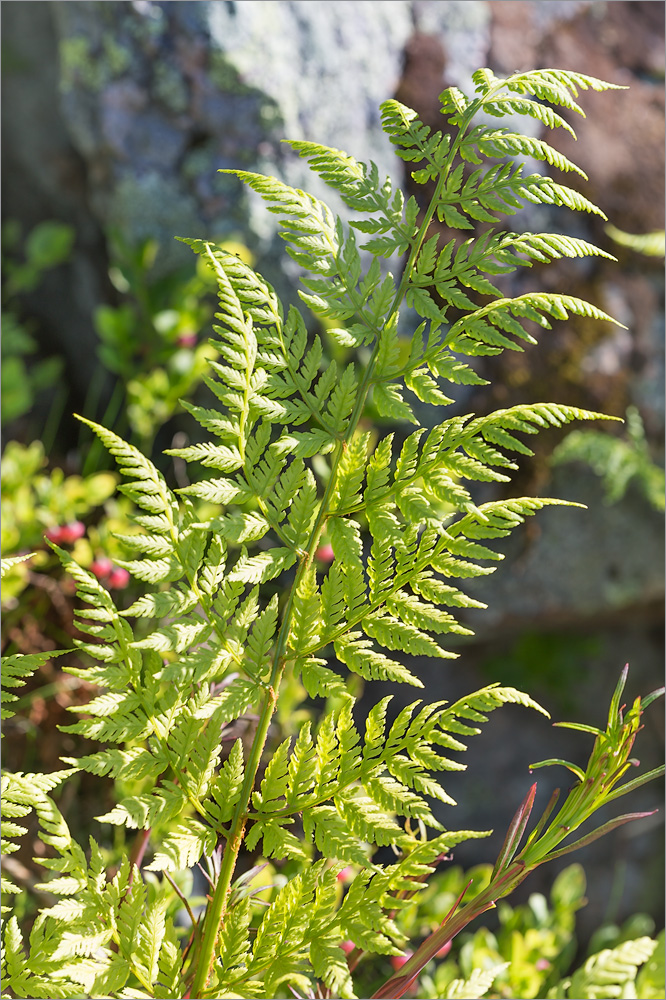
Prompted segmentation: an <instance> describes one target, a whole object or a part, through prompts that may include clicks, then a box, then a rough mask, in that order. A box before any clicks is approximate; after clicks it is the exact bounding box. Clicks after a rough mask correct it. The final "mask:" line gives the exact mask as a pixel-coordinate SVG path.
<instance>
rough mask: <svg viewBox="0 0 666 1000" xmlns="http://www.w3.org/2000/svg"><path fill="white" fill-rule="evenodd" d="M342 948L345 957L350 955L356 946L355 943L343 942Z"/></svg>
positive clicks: (341, 943)
mask: <svg viewBox="0 0 666 1000" xmlns="http://www.w3.org/2000/svg"><path fill="white" fill-rule="evenodd" d="M340 947H341V948H342V950H343V951H344V953H345V955H349V954H350V953H351V952H352V951H353V950H354V948H355V947H356V945H355V944H354V942H353V941H341V942H340Z"/></svg>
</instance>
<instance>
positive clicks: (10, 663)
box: [0, 560, 67, 719]
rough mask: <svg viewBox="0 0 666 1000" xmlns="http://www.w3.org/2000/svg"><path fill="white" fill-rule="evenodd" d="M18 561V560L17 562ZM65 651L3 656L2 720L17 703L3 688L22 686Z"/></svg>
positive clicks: (10, 712)
mask: <svg viewBox="0 0 666 1000" xmlns="http://www.w3.org/2000/svg"><path fill="white" fill-rule="evenodd" d="M19 561H20V560H19ZM66 652H67V650H66V649H53V650H49V651H48V652H47V653H14V654H12V655H10V656H3V658H2V687H3V690H2V692H0V699H1V700H2V703H3V708H2V718H3V719H11V718H12V716H13V715H14V714H15V713H14V712H13V711H12V710H11V709H10V708H5V707H4V706H5V705H6V704H7V703H9V702H12V701H18V696H17V695H15V694H12V693H11V692H10V691H6V690H5V688H8V687H13V688H16V687H21V686H22V684H23V683H24V682H25V681H26V680H27V678H28V677H31V676H32V674H34V672H35V670H39V668H40V667H43V666H44V664H46V663H48V662H49V660H52V659H53V660H54V659H56V658H57V657H58V656H62V655H63V654H64V653H66Z"/></svg>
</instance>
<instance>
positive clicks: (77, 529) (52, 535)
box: [44, 521, 130, 590]
mask: <svg viewBox="0 0 666 1000" xmlns="http://www.w3.org/2000/svg"><path fill="white" fill-rule="evenodd" d="M85 533H86V526H85V524H83V522H82V521H70V523H69V524H63V525H56V526H55V527H53V528H48V530H47V531H45V532H44V534H45V536H46V538H48V540H49V541H50V542H54V543H55V545H73V544H74V542H75V541H76V540H77V539H79V538H83V536H84V535H85ZM90 570H91V572H92V573H94V574H95V576H96V577H97V579H98V580H103V581H104V582H105V583H106V585H107V587H108V588H109V590H123V588H124V587H126V586H127V584H128V583H129V582H130V575H129V573H128V572H127V570H126V569H122V568H121V567H120V566H114V565H113V563H112V562H111V560H110V559H107V558H106V556H100V558H99V559H95V561H94V562H93V563H92V565H91V566H90Z"/></svg>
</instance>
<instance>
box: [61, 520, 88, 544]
mask: <svg viewBox="0 0 666 1000" xmlns="http://www.w3.org/2000/svg"><path fill="white" fill-rule="evenodd" d="M85 533H86V526H85V524H84V523H83V522H82V521H70V523H69V524H65V525H64V526H63V527H62V528H61V529H60V540H61V541H62V542H64V543H65V544H66V545H71V543H72V542H75V541H76V540H77V538H83V536H84V535H85Z"/></svg>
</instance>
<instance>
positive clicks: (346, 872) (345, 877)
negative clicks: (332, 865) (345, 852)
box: [337, 865, 354, 882]
mask: <svg viewBox="0 0 666 1000" xmlns="http://www.w3.org/2000/svg"><path fill="white" fill-rule="evenodd" d="M353 877H354V869H353V868H352V867H351V865H347V867H346V868H343V869H342V871H341V872H338V876H337V878H338V882H351V880H352V879H353Z"/></svg>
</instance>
